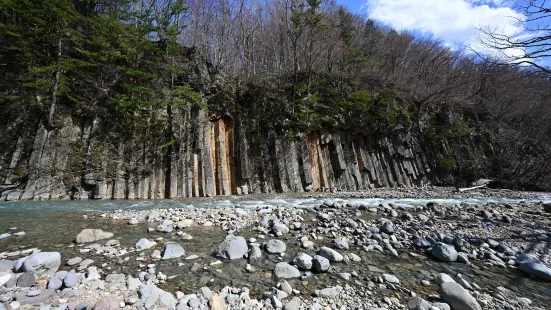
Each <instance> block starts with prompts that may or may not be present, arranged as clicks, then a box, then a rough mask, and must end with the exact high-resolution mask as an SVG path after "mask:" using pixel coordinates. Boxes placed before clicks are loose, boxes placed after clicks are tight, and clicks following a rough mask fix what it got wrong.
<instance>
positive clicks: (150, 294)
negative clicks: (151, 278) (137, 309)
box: [138, 285, 178, 309]
mask: <svg viewBox="0 0 551 310" xmlns="http://www.w3.org/2000/svg"><path fill="white" fill-rule="evenodd" d="M138 295H139V296H140V298H141V300H142V303H143V306H144V307H145V308H146V309H153V308H168V309H173V308H175V307H176V304H177V303H178V301H177V300H176V298H174V296H172V294H170V293H168V292H165V291H163V290H162V289H160V288H158V287H156V286H155V285H142V286H140V288H139V289H138Z"/></svg>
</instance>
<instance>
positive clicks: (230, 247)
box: [215, 234, 248, 259]
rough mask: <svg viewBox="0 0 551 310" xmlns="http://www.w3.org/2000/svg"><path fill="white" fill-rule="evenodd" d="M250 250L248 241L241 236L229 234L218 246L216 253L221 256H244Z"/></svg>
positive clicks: (231, 257) (237, 257)
mask: <svg viewBox="0 0 551 310" xmlns="http://www.w3.org/2000/svg"><path fill="white" fill-rule="evenodd" d="M247 251H248V247H247V241H246V240H245V238H243V237H241V236H234V235H231V234H230V235H227V236H226V239H225V240H224V241H223V242H222V243H221V244H220V245H219V246H218V247H217V248H216V253H215V255H216V256H217V257H221V258H228V259H239V258H243V257H244V256H245V255H246V254H247Z"/></svg>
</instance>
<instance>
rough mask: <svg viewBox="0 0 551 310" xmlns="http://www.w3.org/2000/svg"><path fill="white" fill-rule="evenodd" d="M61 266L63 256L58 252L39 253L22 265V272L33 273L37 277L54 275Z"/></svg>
mask: <svg viewBox="0 0 551 310" xmlns="http://www.w3.org/2000/svg"><path fill="white" fill-rule="evenodd" d="M59 265H61V254H59V253H58V252H38V253H34V254H32V255H31V256H29V257H27V258H26V259H25V260H24V261H23V263H22V264H21V270H19V271H26V272H32V273H33V274H35V275H37V276H42V275H50V276H52V275H54V274H55V272H56V271H57V269H58V268H59Z"/></svg>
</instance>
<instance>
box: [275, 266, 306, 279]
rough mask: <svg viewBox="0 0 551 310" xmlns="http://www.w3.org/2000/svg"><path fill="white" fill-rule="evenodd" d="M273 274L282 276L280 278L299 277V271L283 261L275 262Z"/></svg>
mask: <svg viewBox="0 0 551 310" xmlns="http://www.w3.org/2000/svg"><path fill="white" fill-rule="evenodd" d="M274 274H275V276H276V277H278V278H282V279H291V278H299V277H300V271H299V270H298V269H297V268H295V267H294V266H291V265H289V264H288V263H285V262H281V263H277V264H276V266H275V269H274Z"/></svg>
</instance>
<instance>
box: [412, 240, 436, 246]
mask: <svg viewBox="0 0 551 310" xmlns="http://www.w3.org/2000/svg"><path fill="white" fill-rule="evenodd" d="M413 244H414V245H415V246H416V247H418V248H430V247H431V246H432V243H430V242H429V241H428V240H427V239H423V238H418V239H415V240H414V241H413Z"/></svg>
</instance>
